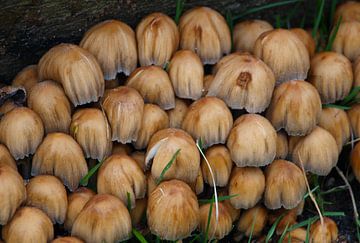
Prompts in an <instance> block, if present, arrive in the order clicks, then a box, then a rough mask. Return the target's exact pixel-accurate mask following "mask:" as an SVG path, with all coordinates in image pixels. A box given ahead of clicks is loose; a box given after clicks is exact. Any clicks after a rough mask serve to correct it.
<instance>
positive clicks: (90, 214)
mask: <svg viewBox="0 0 360 243" xmlns="http://www.w3.org/2000/svg"><path fill="white" fill-rule="evenodd" d="M71 236H76V237H79V238H80V239H83V240H84V241H85V242H87V243H98V242H119V241H124V240H127V239H129V238H130V237H131V218H130V214H129V211H128V210H127V208H126V207H125V205H124V204H123V203H122V202H121V201H120V199H118V198H117V197H114V196H111V195H109V194H98V195H95V196H94V197H92V198H91V199H90V200H89V201H88V202H87V203H86V205H85V206H84V208H83V209H82V210H81V212H80V214H79V215H78V216H77V218H76V219H75V222H74V224H73V227H72V230H71Z"/></svg>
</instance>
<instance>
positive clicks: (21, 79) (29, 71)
mask: <svg viewBox="0 0 360 243" xmlns="http://www.w3.org/2000/svg"><path fill="white" fill-rule="evenodd" d="M37 70H38V66H37V65H29V66H27V67H25V68H23V69H22V70H21V71H20V72H18V74H16V76H15V78H14V79H13V81H12V83H11V84H12V85H14V86H23V87H24V88H25V90H26V93H29V92H30V89H31V88H32V87H33V86H35V85H36V84H37V83H38V82H39V77H38V71H37Z"/></svg>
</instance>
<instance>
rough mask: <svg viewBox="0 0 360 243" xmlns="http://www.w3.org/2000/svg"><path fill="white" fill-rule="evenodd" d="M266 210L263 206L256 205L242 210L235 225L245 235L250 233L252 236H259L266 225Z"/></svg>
mask: <svg viewBox="0 0 360 243" xmlns="http://www.w3.org/2000/svg"><path fill="white" fill-rule="evenodd" d="M267 218H268V212H267V210H266V208H265V207H263V206H261V205H257V206H255V207H253V208H250V209H248V210H246V211H244V212H243V213H242V214H241V216H240V220H239V223H238V226H237V229H238V230H239V231H240V232H244V233H245V235H246V236H247V237H249V236H250V234H252V236H253V237H256V236H259V235H260V234H261V231H262V230H263V229H264V227H265V226H266V222H267Z"/></svg>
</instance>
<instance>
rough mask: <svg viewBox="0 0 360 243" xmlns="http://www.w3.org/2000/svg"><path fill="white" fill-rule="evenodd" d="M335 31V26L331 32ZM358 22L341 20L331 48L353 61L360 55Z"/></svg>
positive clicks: (359, 27) (359, 25)
mask: <svg viewBox="0 0 360 243" xmlns="http://www.w3.org/2000/svg"><path fill="white" fill-rule="evenodd" d="M334 31H335V26H334V28H333V30H332V31H331V33H333V32H334ZM359 43H360V22H358V21H351V22H342V23H341V24H340V26H339V29H338V30H337V32H336V37H335V40H334V42H333V45H332V50H333V51H336V52H338V53H342V54H343V55H344V56H346V57H347V58H348V59H349V60H350V61H355V60H356V58H357V57H358V56H360V48H359Z"/></svg>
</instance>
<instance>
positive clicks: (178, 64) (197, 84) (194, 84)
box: [168, 50, 204, 100]
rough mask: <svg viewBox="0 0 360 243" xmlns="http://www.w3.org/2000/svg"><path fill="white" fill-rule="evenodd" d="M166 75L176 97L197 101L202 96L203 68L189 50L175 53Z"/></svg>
mask: <svg viewBox="0 0 360 243" xmlns="http://www.w3.org/2000/svg"><path fill="white" fill-rule="evenodd" d="M168 73H169V77H170V80H171V83H172V85H173V87H174V91H175V94H176V96H177V97H179V98H184V99H192V100H197V99H199V98H200V97H201V95H202V90H203V83H204V67H203V65H202V62H201V60H200V58H199V56H198V55H196V54H195V53H194V52H192V51H190V50H180V51H177V52H175V54H174V56H173V57H172V58H171V60H170V63H169V66H168Z"/></svg>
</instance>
